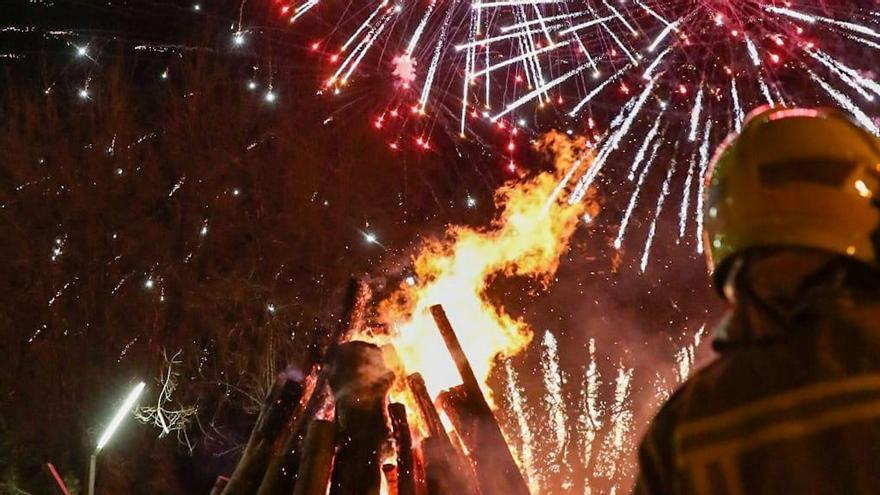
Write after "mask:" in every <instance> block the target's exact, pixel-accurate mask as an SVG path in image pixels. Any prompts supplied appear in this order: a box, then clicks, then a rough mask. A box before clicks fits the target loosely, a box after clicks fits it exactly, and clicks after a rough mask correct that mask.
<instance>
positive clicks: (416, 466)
mask: <svg viewBox="0 0 880 495" xmlns="http://www.w3.org/2000/svg"><path fill="white" fill-rule="evenodd" d="M412 453H413V478H415V481H416V495H430V494H429V493H428V486H427V482H426V480H425V478H426V476H425V456H424V455H423V453H422V449H421V447H416V448H413V451H412Z"/></svg>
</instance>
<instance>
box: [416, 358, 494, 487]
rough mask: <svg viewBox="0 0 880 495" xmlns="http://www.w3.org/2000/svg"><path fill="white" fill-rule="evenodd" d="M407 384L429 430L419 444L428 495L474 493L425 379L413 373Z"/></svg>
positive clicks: (468, 469) (472, 484)
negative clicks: (426, 436)
mask: <svg viewBox="0 0 880 495" xmlns="http://www.w3.org/2000/svg"><path fill="white" fill-rule="evenodd" d="M406 381H407V384H408V385H409V389H410V391H411V392H412V394H413V397H415V399H416V404H417V405H418V407H419V411H420V412H421V415H422V419H423V420H424V422H425V426H426V427H427V429H428V438H425V439H424V440H422V443H421V449H422V455H423V456H424V462H425V483H426V484H427V490H428V493H429V494H431V495H434V494H451V495H458V494H472V493H477V492H476V483H475V482H474V480H473V473H472V472H471V470H470V468H469V463H467V462H466V461H465V459H464V458H463V457H462V456H461V455H460V454H459V452H458V451H457V450H456V449H455V447H454V446H453V445H452V441H451V440H450V438H449V434H448V433H446V428H444V427H443V422H442V421H441V420H440V414H439V413H438V412H437V409H436V408H435V407H434V403H433V402H432V401H431V396H430V395H429V394H428V389H427V388H426V387H425V381H424V379H422V376H421V375H420V374H418V373H413V374H412V375H409V376H408V377H407V379H406Z"/></svg>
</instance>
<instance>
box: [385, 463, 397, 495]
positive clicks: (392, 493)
mask: <svg viewBox="0 0 880 495" xmlns="http://www.w3.org/2000/svg"><path fill="white" fill-rule="evenodd" d="M382 476H384V477H385V487H386V488H387V491H386V492H385V494H386V495H399V494H400V486H399V482H400V478H399V477H398V476H397V464H383V465H382Z"/></svg>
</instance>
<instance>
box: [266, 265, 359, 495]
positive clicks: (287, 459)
mask: <svg viewBox="0 0 880 495" xmlns="http://www.w3.org/2000/svg"><path fill="white" fill-rule="evenodd" d="M367 297H368V295H367V289H366V285H365V284H363V283H361V282H360V281H359V280H357V279H354V278H353V279H351V280H349V284H348V287H347V288H346V292H345V300H344V301H343V313H342V318H340V320H339V325H338V326H337V327H336V328H335V330H334V332H333V335H331V336H330V339H329V342H328V343H327V349H326V350H325V352H324V355H323V357H322V358H319V359H318V360H317V362H316V363H315V366H314V370H313V371H314V372H315V373H316V375H317V378H316V379H315V384H314V387H313V392H312V394H311V395H310V396H309V398H308V400H307V401H306V403H305V405H304V406H303V408H302V410H301V413H300V414H299V415H298V417H297V418H295V421H292V422H291V423H290V424H289V425H288V428H287V430H286V431H285V434H284V436H283V438H282V439H281V442H280V446H278V448H276V449H275V452H274V454H273V455H272V458H271V460H270V461H269V463H268V467H267V469H266V472H265V475H264V477H263V479H262V482H261V483H260V488H259V491H258V492H256V493H257V495H276V494H284V495H287V494H289V493H290V492H291V490H293V486H294V484H295V483H296V475H297V473H298V472H299V459H300V446H301V445H302V442H303V440H304V439H305V435H306V429H307V428H308V424H309V422H310V421H311V420H312V418H314V417H315V413H316V412H318V410H319V409H320V408H321V406H322V405H323V404H324V400H325V397H326V396H325V395H324V392H325V390H326V389H327V368H328V367H327V366H326V363H329V362H332V361H333V360H334V359H335V355H336V349H337V348H338V347H339V344H340V343H341V342H342V340H343V339H345V337H346V335H348V334H349V333H351V331H352V329H353V326H354V325H356V324H357V323H358V322H359V321H361V320H362V316H361V315H362V313H363V311H364V309H365V306H366V302H367Z"/></svg>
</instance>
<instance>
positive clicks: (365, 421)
mask: <svg viewBox="0 0 880 495" xmlns="http://www.w3.org/2000/svg"><path fill="white" fill-rule="evenodd" d="M328 376H329V380H328V383H329V384H330V388H331V389H332V390H333V398H334V399H335V402H336V423H337V425H338V427H339V431H338V434H337V449H336V458H335V459H334V462H333V474H332V480H331V483H330V494H331V495H378V493H379V489H380V485H381V472H380V468H381V463H382V459H381V450H382V444H383V443H384V442H385V441H386V440H387V439H388V427H387V424H386V421H385V401H386V394H387V393H388V390H389V389H390V388H391V384H392V382H393V381H394V373H392V372H391V371H389V370H388V368H386V367H385V362H384V360H383V359H382V351H381V349H379V347H378V346H376V345H373V344H369V343H367V342H360V341H352V342H346V343H344V344H342V345H340V346H339V348H338V349H337V354H336V357H335V360H334V361H333V362H332V363H330V370H329V372H328Z"/></svg>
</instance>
